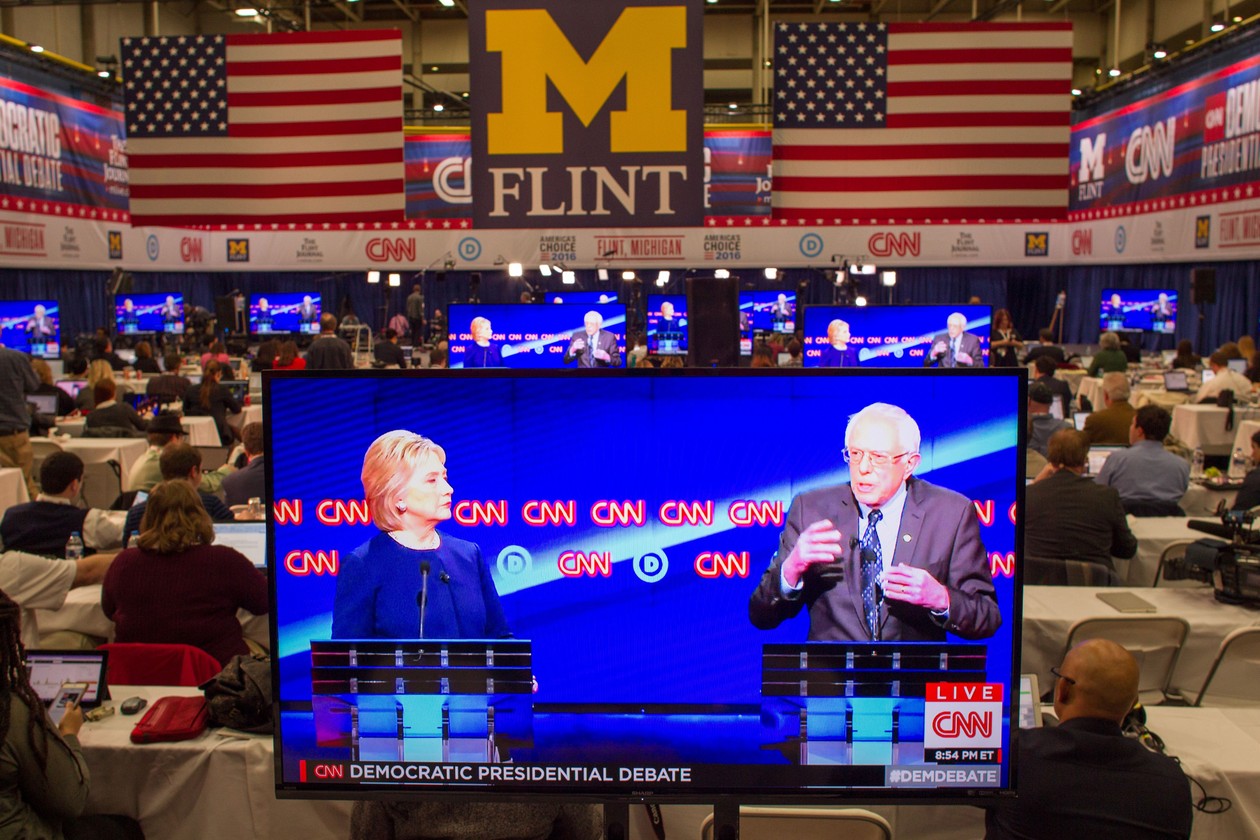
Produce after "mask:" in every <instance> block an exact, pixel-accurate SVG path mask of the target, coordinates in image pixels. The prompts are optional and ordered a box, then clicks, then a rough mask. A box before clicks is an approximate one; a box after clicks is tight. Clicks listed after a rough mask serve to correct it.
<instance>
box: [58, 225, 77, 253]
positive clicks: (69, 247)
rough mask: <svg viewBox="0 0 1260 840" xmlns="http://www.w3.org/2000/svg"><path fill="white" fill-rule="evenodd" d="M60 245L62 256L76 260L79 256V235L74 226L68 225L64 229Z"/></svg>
mask: <svg viewBox="0 0 1260 840" xmlns="http://www.w3.org/2000/svg"><path fill="white" fill-rule="evenodd" d="M59 247H60V249H61V256H63V257H69V258H71V259H76V260H77V259H78V258H79V237H78V234H76V233H75V231H74V228H72V227H70V226H68V225H67V226H66V227H65V228H63V229H62V231H61V242H60V244H59Z"/></svg>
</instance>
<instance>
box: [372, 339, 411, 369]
mask: <svg viewBox="0 0 1260 840" xmlns="http://www.w3.org/2000/svg"><path fill="white" fill-rule="evenodd" d="M372 357H373V358H374V359H376V361H378V362H380V363H381V364H383V365H397V366H398V367H400V368H405V367H407V357H406V356H405V355H404V354H403V349H402V348H401V347H399V346H398V330H392V329H388V330H385V340H384V341H380V342H377V344H376V346H375V347H373V348H372Z"/></svg>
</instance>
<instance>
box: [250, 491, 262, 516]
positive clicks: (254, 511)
mask: <svg viewBox="0 0 1260 840" xmlns="http://www.w3.org/2000/svg"><path fill="white" fill-rule="evenodd" d="M247 515H248V516H249V518H250V519H253V520H256V521H257V520H261V519H262V518H263V505H262V499H261V498H260V497H258V496H254V497H253V498H251V499H250V500H249V508H248V513H247Z"/></svg>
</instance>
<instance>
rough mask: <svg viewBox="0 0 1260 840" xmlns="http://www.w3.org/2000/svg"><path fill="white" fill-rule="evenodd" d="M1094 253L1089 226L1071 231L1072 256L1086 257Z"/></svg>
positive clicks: (1092, 237)
mask: <svg viewBox="0 0 1260 840" xmlns="http://www.w3.org/2000/svg"><path fill="white" fill-rule="evenodd" d="M1093 253H1094V232H1093V231H1092V230H1090V229H1089V228H1077V229H1076V230H1074V231H1072V256H1074V257H1088V256H1090V255H1091V254H1093Z"/></svg>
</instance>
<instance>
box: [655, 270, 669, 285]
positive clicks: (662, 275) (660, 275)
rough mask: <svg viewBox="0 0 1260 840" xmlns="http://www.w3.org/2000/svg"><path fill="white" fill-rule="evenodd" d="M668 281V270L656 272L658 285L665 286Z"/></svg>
mask: <svg viewBox="0 0 1260 840" xmlns="http://www.w3.org/2000/svg"><path fill="white" fill-rule="evenodd" d="M668 282H669V272H668V271H658V272H657V273H656V285H658V286H664V285H665V284H667V283H668Z"/></svg>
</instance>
